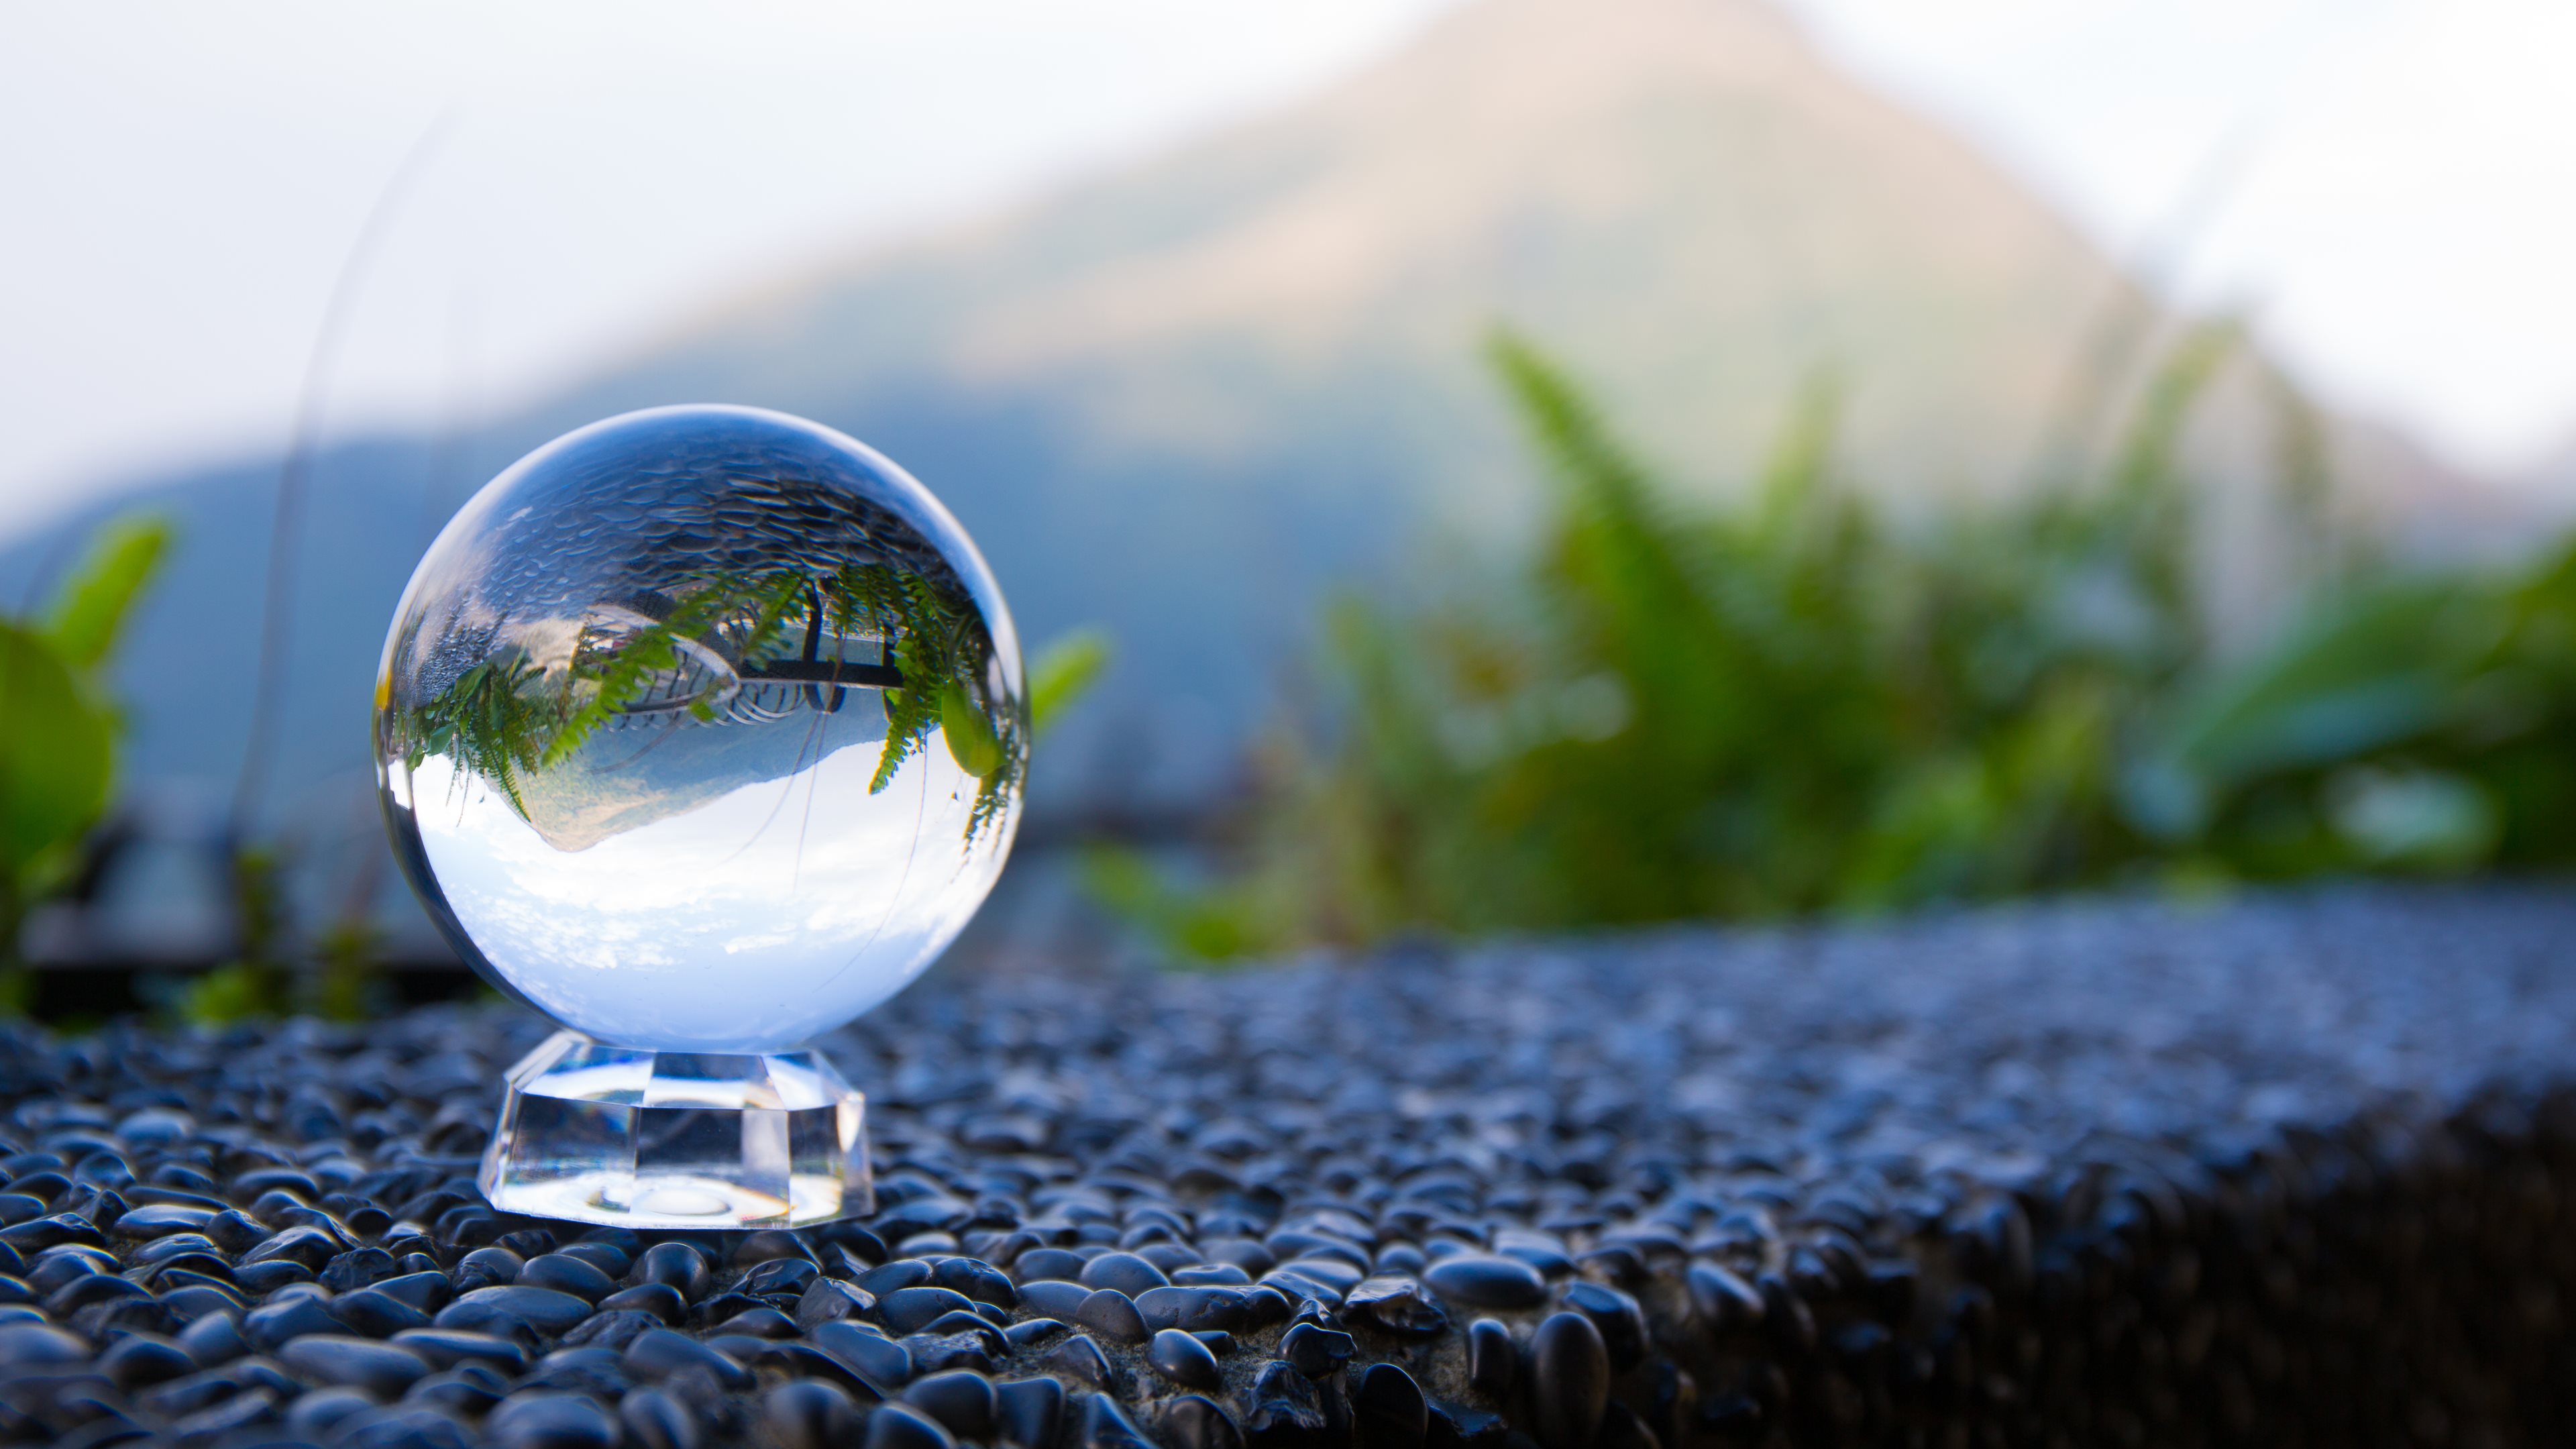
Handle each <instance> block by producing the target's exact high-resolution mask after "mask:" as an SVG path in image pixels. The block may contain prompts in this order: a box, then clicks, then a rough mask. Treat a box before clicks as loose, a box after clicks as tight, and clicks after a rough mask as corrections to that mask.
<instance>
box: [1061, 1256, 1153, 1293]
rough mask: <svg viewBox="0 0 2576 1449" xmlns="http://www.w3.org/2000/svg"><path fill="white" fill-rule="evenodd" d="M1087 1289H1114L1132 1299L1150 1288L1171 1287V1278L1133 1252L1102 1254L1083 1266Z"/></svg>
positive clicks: (1083, 1283) (1084, 1281) (1083, 1281)
mask: <svg viewBox="0 0 2576 1449" xmlns="http://www.w3.org/2000/svg"><path fill="white" fill-rule="evenodd" d="M1079 1281H1080V1282H1081V1283H1082V1286H1084V1287H1086V1288H1114V1289H1116V1290H1118V1291H1119V1292H1120V1293H1123V1294H1125V1295H1127V1296H1128V1297H1129V1298H1134V1297H1136V1296H1137V1295H1139V1294H1141V1293H1143V1292H1145V1291H1146V1290H1147V1289H1149V1288H1167V1287H1170V1286H1171V1282H1172V1280H1171V1277H1170V1275H1169V1274H1166V1273H1165V1272H1164V1271H1163V1270H1162V1269H1160V1268H1157V1267H1155V1266H1154V1265H1153V1264H1152V1263H1150V1262H1148V1261H1146V1260H1145V1259H1143V1258H1140V1257H1138V1256H1137V1255H1136V1254H1134V1253H1103V1254H1101V1255H1100V1256H1099V1257H1097V1258H1094V1259H1092V1260H1091V1261H1090V1262H1088V1263H1086V1264H1084V1265H1083V1267H1082V1276H1081V1278H1080V1280H1079Z"/></svg>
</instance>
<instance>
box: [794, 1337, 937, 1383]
mask: <svg viewBox="0 0 2576 1449" xmlns="http://www.w3.org/2000/svg"><path fill="white" fill-rule="evenodd" d="M806 1338H807V1341H809V1342H811V1343H812V1344H813V1345H814V1346H815V1347H816V1348H819V1349H821V1350H822V1351H823V1352H825V1353H828V1354H830V1355H831V1356H832V1357H834V1358H836V1359H839V1360H840V1361H841V1362H843V1363H845V1364H848V1365H849V1366H850V1367H851V1368H853V1369H856V1370H857V1371H858V1372H859V1374H860V1375H861V1376H862V1377H864V1378H865V1379H867V1380H868V1382H869V1383H871V1384H873V1385H875V1386H876V1389H877V1391H878V1396H879V1397H885V1396H887V1395H891V1394H892V1393H893V1392H894V1391H895V1390H897V1389H899V1388H901V1387H903V1385H904V1384H905V1383H907V1382H909V1381H910V1380H911V1378H912V1353H911V1351H910V1350H908V1349H906V1348H905V1347H904V1346H903V1345H902V1344H899V1343H897V1342H895V1341H894V1340H892V1339H890V1338H887V1337H886V1336H885V1335H884V1334H881V1333H878V1332H876V1331H875V1330H873V1329H869V1328H863V1327H861V1326H859V1325H858V1324H855V1323H825V1324H820V1325H818V1326H816V1327H814V1328H812V1329H810V1330H808V1331H807V1333H806Z"/></svg>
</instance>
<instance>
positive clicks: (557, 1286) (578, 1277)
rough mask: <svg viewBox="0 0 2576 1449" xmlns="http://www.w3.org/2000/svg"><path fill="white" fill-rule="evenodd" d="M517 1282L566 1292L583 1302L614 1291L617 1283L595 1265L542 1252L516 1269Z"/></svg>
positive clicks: (558, 1254)
mask: <svg viewBox="0 0 2576 1449" xmlns="http://www.w3.org/2000/svg"><path fill="white" fill-rule="evenodd" d="M516 1281H517V1284H518V1286H519V1287H522V1288H551V1289H553V1290H555V1291H556V1292H558V1293H569V1294H571V1295H572V1296H573V1297H575V1298H578V1299H580V1300H581V1301H582V1302H584V1303H597V1302H598V1301H599V1300H601V1299H602V1298H605V1297H607V1296H608V1295H609V1294H611V1293H614V1292H616V1291H617V1281H616V1280H615V1279H613V1278H611V1277H609V1276H608V1275H607V1274H606V1273H603V1272H601V1271H600V1270H599V1267H598V1265H596V1264H593V1263H588V1262H584V1261H583V1260H581V1259H579V1258H575V1257H572V1256H570V1255H568V1254H564V1253H542V1254H539V1255H538V1256H536V1257H534V1258H530V1259H529V1260H528V1261H527V1264H526V1265H525V1266H524V1267H522V1268H520V1269H519V1276H518V1278H517V1280H516Z"/></svg>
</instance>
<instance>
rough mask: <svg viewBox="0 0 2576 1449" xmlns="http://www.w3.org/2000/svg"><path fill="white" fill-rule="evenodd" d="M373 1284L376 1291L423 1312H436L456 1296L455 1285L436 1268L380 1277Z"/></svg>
mask: <svg viewBox="0 0 2576 1449" xmlns="http://www.w3.org/2000/svg"><path fill="white" fill-rule="evenodd" d="M374 1286H375V1290H376V1291H377V1292H379V1293H382V1294H384V1295H385V1296H387V1297H389V1298H396V1299H400V1300H401V1301H403V1302H405V1303H408V1304H410V1305H411V1306H412V1307H414V1308H417V1309H419V1310H420V1311H421V1312H423V1313H436V1312H437V1311H438V1310H440V1309H441V1308H444V1307H446V1306H447V1304H448V1301H449V1300H450V1299H453V1298H454V1297H455V1296H456V1285H455V1284H454V1283H453V1282H450V1281H449V1279H448V1276H447V1275H446V1274H444V1273H441V1272H439V1271H437V1270H436V1269H430V1270H429V1271H427V1272H420V1273H404V1274H401V1275H400V1276H397V1277H392V1278H380V1279H378V1280H377V1281H376V1283H375V1285H374Z"/></svg>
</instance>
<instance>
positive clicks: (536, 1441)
mask: <svg viewBox="0 0 2576 1449" xmlns="http://www.w3.org/2000/svg"><path fill="white" fill-rule="evenodd" d="M487 1437H488V1442H489V1443H490V1444H491V1445H492V1446H493V1449H615V1446H616V1444H617V1421H616V1420H614V1419H611V1418H610V1417H608V1413H607V1411H606V1410H604V1409H602V1408H601V1407H600V1406H599V1404H598V1403H597V1402H596V1401H594V1400H592V1399H591V1398H589V1397H588V1396H586V1395H582V1394H563V1393H547V1392H539V1393H517V1394H512V1395H511V1396H510V1397H509V1398H507V1399H505V1400H503V1401H502V1402H501V1406H500V1407H499V1408H496V1409H494V1410H493V1411H492V1417H491V1419H490V1421H489V1423H488V1435H487Z"/></svg>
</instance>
